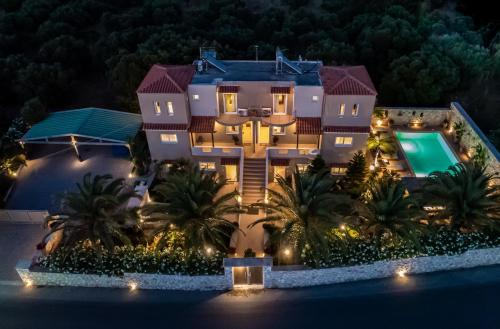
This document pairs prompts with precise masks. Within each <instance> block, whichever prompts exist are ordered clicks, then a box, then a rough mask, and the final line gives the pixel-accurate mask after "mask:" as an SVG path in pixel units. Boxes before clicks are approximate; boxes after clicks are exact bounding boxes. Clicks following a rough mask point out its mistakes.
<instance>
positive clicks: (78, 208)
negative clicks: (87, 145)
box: [45, 173, 141, 251]
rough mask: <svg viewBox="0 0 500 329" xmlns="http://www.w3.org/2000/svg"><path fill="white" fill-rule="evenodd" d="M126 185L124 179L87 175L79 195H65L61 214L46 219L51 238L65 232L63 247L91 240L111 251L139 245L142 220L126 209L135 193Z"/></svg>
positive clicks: (78, 191)
mask: <svg viewBox="0 0 500 329" xmlns="http://www.w3.org/2000/svg"><path fill="white" fill-rule="evenodd" d="M124 183H125V180H124V179H114V180H113V179H112V177H111V175H103V176H101V175H95V176H94V177H92V175H91V174H90V173H88V174H86V175H85V176H84V177H83V181H82V183H77V188H78V190H77V191H76V192H66V193H64V194H63V195H61V207H60V208H61V212H60V213H57V214H52V215H51V216H48V217H47V218H46V219H45V225H46V226H47V227H48V228H49V229H50V232H49V233H48V234H47V237H49V236H51V235H52V234H53V233H56V232H62V234H63V238H62V241H61V244H62V246H69V247H71V246H75V245H76V244H77V243H79V242H80V241H82V240H89V242H90V244H91V245H93V246H97V245H102V246H103V247H104V248H105V249H106V250H109V251H112V250H113V249H114V247H115V246H116V245H129V244H131V243H132V242H137V241H133V240H134V238H135V237H139V238H140V237H141V234H140V229H139V227H138V224H139V222H138V218H137V216H136V215H135V212H134V211H132V210H128V209H126V205H127V203H128V201H129V200H130V198H131V197H134V196H135V193H134V192H133V191H132V190H130V189H127V187H126V186H125V184H124ZM134 233H135V234H134ZM47 237H46V238H47Z"/></svg>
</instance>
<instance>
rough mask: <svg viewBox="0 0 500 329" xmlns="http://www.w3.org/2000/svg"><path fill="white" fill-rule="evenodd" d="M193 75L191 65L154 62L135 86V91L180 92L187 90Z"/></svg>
mask: <svg viewBox="0 0 500 329" xmlns="http://www.w3.org/2000/svg"><path fill="white" fill-rule="evenodd" d="M193 75H194V67H193V66H192V65H159V64H155V65H153V66H152V67H151V69H150V70H149V72H148V74H146V76H145V77H144V80H142V82H141V84H140V85H139V88H137V93H141V94H182V93H184V92H185V91H186V90H187V87H188V85H189V83H190V82H191V79H192V78H193Z"/></svg>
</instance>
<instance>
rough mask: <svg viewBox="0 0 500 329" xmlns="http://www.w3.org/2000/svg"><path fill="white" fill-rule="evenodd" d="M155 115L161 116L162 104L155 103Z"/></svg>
mask: <svg viewBox="0 0 500 329" xmlns="http://www.w3.org/2000/svg"><path fill="white" fill-rule="evenodd" d="M155 114H156V115H160V114H161V107H160V102H155Z"/></svg>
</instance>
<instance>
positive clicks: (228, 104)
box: [223, 94, 236, 113]
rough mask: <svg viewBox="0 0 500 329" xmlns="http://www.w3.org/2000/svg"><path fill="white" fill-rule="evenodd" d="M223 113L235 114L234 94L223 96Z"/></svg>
mask: <svg viewBox="0 0 500 329" xmlns="http://www.w3.org/2000/svg"><path fill="white" fill-rule="evenodd" d="M223 98H224V113H236V94H223Z"/></svg>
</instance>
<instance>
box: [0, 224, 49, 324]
mask: <svg viewBox="0 0 500 329" xmlns="http://www.w3.org/2000/svg"><path fill="white" fill-rule="evenodd" d="M44 234H45V233H44V230H43V229H42V225H41V224H40V225H37V224H19V223H5V222H2V221H1V219H0V281H11V280H20V279H19V276H18V275H17V272H16V270H15V269H14V268H15V266H16V263H17V261H18V260H20V259H31V257H32V256H33V253H34V252H35V246H36V244H37V243H38V242H40V241H41V240H42V237H43V236H44ZM0 327H1V326H0Z"/></svg>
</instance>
